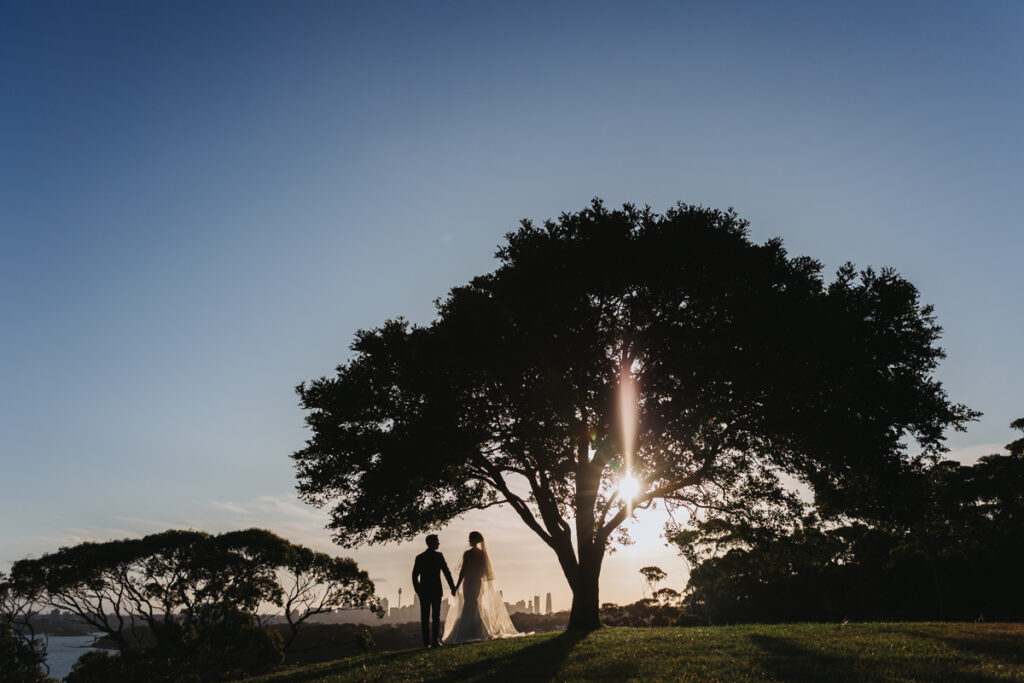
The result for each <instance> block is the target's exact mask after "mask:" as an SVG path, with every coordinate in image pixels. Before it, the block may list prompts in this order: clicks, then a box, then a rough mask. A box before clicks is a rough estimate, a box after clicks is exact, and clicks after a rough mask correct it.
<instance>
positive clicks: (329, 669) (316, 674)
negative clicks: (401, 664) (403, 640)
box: [274, 650, 424, 683]
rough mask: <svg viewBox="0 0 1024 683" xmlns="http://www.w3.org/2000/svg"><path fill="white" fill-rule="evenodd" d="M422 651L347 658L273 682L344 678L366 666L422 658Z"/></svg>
mask: <svg viewBox="0 0 1024 683" xmlns="http://www.w3.org/2000/svg"><path fill="white" fill-rule="evenodd" d="M423 655H424V651H423V650H398V651H395V652H382V653H380V654H378V655H372V656H370V657H369V658H362V657H359V658H356V657H348V658H346V659H340V660H337V661H335V662H333V663H331V664H329V665H327V666H324V667H318V666H315V665H313V666H309V667H306V669H307V670H304V671H302V670H300V671H295V672H288V673H287V674H284V675H283V676H281V677H280V678H275V679H274V680H279V681H287V682H288V683H303V681H320V680H323V679H324V678H325V677H326V676H345V675H346V674H350V673H352V672H354V671H362V670H363V669H364V668H366V667H367V666H376V665H388V664H394V663H396V662H398V661H400V660H403V659H413V658H417V657H422V656H423Z"/></svg>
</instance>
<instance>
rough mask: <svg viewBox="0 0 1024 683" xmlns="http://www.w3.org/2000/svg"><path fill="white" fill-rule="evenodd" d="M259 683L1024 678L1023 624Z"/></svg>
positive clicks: (564, 652) (745, 634) (594, 650)
mask: <svg viewBox="0 0 1024 683" xmlns="http://www.w3.org/2000/svg"><path fill="white" fill-rule="evenodd" d="M256 680H259V681H261V682H267V683H269V682H271V681H273V682H274V683H285V682H288V683H298V682H299V681H302V682H310V681H396V680H407V681H526V680H558V681H576V680H579V681H582V680H605V681H623V680H643V681H647V680H695V681H715V680H718V681H772V680H777V681H824V680H827V681H830V683H831V682H833V681H880V680H884V681H940V680H948V681H971V682H976V683H982V682H987V681H1022V680H1024V624H947V623H899V624H895V623H891V624H881V623H880V624H845V625H842V624H782V625H747V626H721V627H708V628H675V627H669V628H606V629H602V630H600V631H596V632H594V633H591V634H589V635H586V636H577V635H573V634H556V633H546V634H539V635H532V636H526V637H523V638H513V639H509V640H504V641H492V642H487V643H475V644H469V645H458V646H452V647H445V648H443V649H441V650H402V651H399V652H385V653H380V654H368V655H360V656H357V657H350V658H346V659H341V660H337V661H334V662H326V663H322V664H313V665H309V666H304V667H293V668H291V669H288V670H285V671H282V672H279V673H276V674H273V675H270V676H266V677H263V678H260V679H256Z"/></svg>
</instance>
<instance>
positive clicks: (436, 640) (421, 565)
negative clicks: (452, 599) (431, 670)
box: [412, 534, 455, 647]
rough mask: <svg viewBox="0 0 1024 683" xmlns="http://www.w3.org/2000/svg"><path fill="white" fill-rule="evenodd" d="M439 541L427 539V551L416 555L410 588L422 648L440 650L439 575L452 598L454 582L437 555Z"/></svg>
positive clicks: (442, 557) (441, 556)
mask: <svg viewBox="0 0 1024 683" xmlns="http://www.w3.org/2000/svg"><path fill="white" fill-rule="evenodd" d="M440 545H441V541H439V540H438V538H437V536H436V535H435V534H430V535H429V536H427V549H426V550H424V551H423V552H422V553H420V554H419V555H417V556H416V563H415V564H413V567H412V587H413V588H414V589H415V590H416V595H418V596H420V627H421V628H422V630H423V647H441V639H440V635H441V634H440V630H441V595H442V594H443V593H444V587H443V586H442V585H441V572H444V578H446V579H448V586H449V587H450V588H451V589H452V595H455V582H454V581H452V573H451V572H450V571H448V564H447V563H446V562H445V561H444V555H442V554H441V553H439V552H437V549H438V547H439V546H440ZM431 616H433V618H434V619H433V621H434V633H433V635H434V637H433V639H431V638H430V631H429V629H428V628H427V626H428V624H427V621H428V619H429V618H430V617H431Z"/></svg>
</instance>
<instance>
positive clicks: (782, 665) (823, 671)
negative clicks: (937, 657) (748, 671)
mask: <svg viewBox="0 0 1024 683" xmlns="http://www.w3.org/2000/svg"><path fill="white" fill-rule="evenodd" d="M748 638H749V640H750V642H752V643H753V644H754V645H756V646H757V647H758V648H759V649H760V650H761V651H762V652H764V653H765V654H766V655H769V656H768V657H766V658H765V659H763V660H759V661H758V662H757V665H758V667H759V668H761V669H762V670H764V671H765V672H766V673H768V674H769V675H771V677H772V678H775V679H778V680H783V681H823V680H828V681H843V682H850V683H852V682H854V681H857V682H861V681H879V680H891V679H892V678H893V677H894V675H895V676H897V677H898V678H899V679H900V680H903V679H906V680H922V681H924V680H927V681H935V680H947V681H964V682H966V683H992V682H993V681H998V680H1001V679H999V678H997V677H995V676H986V675H984V674H979V673H977V672H972V671H965V670H964V669H963V668H962V667H950V668H948V669H946V670H945V671H944V672H942V674H940V675H939V676H936V668H935V663H934V662H928V661H921V660H918V661H915V660H913V659H910V660H904V661H900V662H899V663H898V665H895V666H897V667H898V671H894V670H893V667H894V662H893V661H892V660H884V659H882V660H866V659H862V658H860V657H858V656H857V655H855V654H854V655H835V654H826V653H823V652H816V651H814V650H809V649H807V648H805V647H802V646H801V645H799V644H798V643H797V642H795V641H793V640H792V639H790V638H783V637H780V636H768V635H763V634H751V635H749V636H748Z"/></svg>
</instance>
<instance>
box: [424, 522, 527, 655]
mask: <svg viewBox="0 0 1024 683" xmlns="http://www.w3.org/2000/svg"><path fill="white" fill-rule="evenodd" d="M460 587H461V588H462V590H461V591H460V590H459V588H460ZM454 593H455V599H454V601H453V603H452V606H451V609H449V610H448V617H447V619H445V622H444V636H443V637H442V639H441V640H442V641H443V642H444V643H445V644H451V643H468V642H471V641H474V640H490V639H491V638H508V637H510V636H519V635H523V634H521V633H520V632H519V631H517V630H516V627H515V626H513V625H512V620H511V619H509V617H508V610H507V609H505V603H504V602H503V601H502V598H501V593H499V592H498V590H497V589H496V588H495V587H494V569H493V568H492V567H491V558H490V557H489V556H488V555H487V545H486V544H485V543H484V537H483V535H481V533H480V532H479V531H472V532H470V534H469V549H468V550H467V551H466V552H464V553H463V554H462V565H461V567H460V569H459V579H458V581H456V583H455V591H454Z"/></svg>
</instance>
